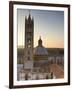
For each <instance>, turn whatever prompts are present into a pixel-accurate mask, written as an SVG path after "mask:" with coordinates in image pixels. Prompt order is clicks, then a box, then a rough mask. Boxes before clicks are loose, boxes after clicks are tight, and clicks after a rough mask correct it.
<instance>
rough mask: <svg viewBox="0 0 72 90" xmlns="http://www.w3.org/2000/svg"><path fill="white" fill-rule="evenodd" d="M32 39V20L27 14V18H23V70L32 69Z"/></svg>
mask: <svg viewBox="0 0 72 90" xmlns="http://www.w3.org/2000/svg"><path fill="white" fill-rule="evenodd" d="M33 39H34V20H33V18H31V15H30V13H29V16H28V18H27V17H25V52H24V68H26V69H31V68H32V67H33V41H34V40H33Z"/></svg>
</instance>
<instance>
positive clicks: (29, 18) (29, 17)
mask: <svg viewBox="0 0 72 90" xmlns="http://www.w3.org/2000/svg"><path fill="white" fill-rule="evenodd" d="M28 20H31V15H30V9H29V16H28Z"/></svg>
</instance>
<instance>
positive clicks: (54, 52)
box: [17, 48, 64, 56]
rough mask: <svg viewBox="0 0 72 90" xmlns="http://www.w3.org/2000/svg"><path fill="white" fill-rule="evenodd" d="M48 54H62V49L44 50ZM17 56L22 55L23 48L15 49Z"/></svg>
mask: <svg viewBox="0 0 72 90" xmlns="http://www.w3.org/2000/svg"><path fill="white" fill-rule="evenodd" d="M46 49H47V51H48V53H49V54H64V48H46ZM17 54H18V56H23V55H24V48H18V49H17Z"/></svg>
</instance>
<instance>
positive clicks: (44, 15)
mask: <svg viewBox="0 0 72 90" xmlns="http://www.w3.org/2000/svg"><path fill="white" fill-rule="evenodd" d="M30 14H31V17H33V18H34V47H36V46H37V45H38V39H39V37H40V36H41V38H42V41H43V46H45V47H49V48H50V47H52V48H53V47H54V48H64V12H63V11H52V10H30ZM28 15H29V10H27V9H18V10H17V18H18V19H17V20H18V21H17V22H18V24H17V26H18V46H22V45H24V43H25V41H24V40H25V16H27V17H28Z"/></svg>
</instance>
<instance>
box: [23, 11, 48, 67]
mask: <svg viewBox="0 0 72 90" xmlns="http://www.w3.org/2000/svg"><path fill="white" fill-rule="evenodd" d="M33 43H34V19H33V18H31V15H30V13H29V16H28V18H27V17H26V18H25V52H24V54H25V55H24V68H25V69H33V68H34V67H35V66H36V65H37V66H36V67H39V66H40V64H41V65H45V62H46V61H45V60H48V51H47V50H46V48H45V47H44V46H43V45H42V40H41V37H40V38H39V40H38V46H37V47H36V48H34V46H33ZM44 61H45V62H44Z"/></svg>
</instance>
